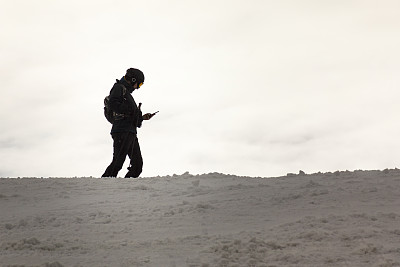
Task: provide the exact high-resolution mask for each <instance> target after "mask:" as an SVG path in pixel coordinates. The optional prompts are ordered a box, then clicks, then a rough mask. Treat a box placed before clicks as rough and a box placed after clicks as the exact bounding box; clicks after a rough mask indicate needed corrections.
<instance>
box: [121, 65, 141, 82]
mask: <svg viewBox="0 0 400 267" xmlns="http://www.w3.org/2000/svg"><path fill="white" fill-rule="evenodd" d="M125 79H126V80H127V81H129V82H132V84H134V83H137V84H138V85H139V84H142V83H144V74H143V72H142V71H141V70H139V69H134V68H130V69H127V70H126V74H125Z"/></svg>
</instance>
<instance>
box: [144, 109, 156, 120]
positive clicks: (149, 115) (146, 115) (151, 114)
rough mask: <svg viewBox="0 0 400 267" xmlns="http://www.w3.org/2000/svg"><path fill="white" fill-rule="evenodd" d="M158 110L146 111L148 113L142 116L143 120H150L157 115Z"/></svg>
mask: <svg viewBox="0 0 400 267" xmlns="http://www.w3.org/2000/svg"><path fill="white" fill-rule="evenodd" d="M157 112H158V111H157ZM157 112H155V113H146V114H144V115H143V116H142V118H143V120H145V121H147V120H150V119H151V118H153V116H154V115H156V113H157Z"/></svg>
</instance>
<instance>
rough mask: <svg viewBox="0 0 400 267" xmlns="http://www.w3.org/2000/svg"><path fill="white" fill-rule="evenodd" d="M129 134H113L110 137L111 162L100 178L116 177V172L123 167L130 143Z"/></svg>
mask: <svg viewBox="0 0 400 267" xmlns="http://www.w3.org/2000/svg"><path fill="white" fill-rule="evenodd" d="M129 134H130V133H115V134H113V135H112V138H113V140H114V154H113V160H112V162H111V164H110V165H109V166H108V167H107V169H106V171H105V172H104V174H103V175H102V176H101V177H117V174H118V172H119V171H120V170H121V169H122V166H123V165H124V161H125V158H126V155H127V154H128V149H129V147H130V143H132V140H130V139H131V138H129Z"/></svg>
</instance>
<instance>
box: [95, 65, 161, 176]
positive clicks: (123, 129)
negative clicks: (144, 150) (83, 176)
mask: <svg viewBox="0 0 400 267" xmlns="http://www.w3.org/2000/svg"><path fill="white" fill-rule="evenodd" d="M143 83H144V75H143V72H142V71H140V70H138V69H134V68H130V69H128V70H127V71H126V74H125V76H124V77H122V79H121V80H117V82H116V83H115V84H114V86H113V88H112V89H111V91H110V96H109V105H110V108H111V110H112V111H113V112H114V122H113V126H112V129H111V136H112V138H113V140H114V154H113V160H112V162H111V164H110V165H109V166H108V167H107V169H106V171H105V172H104V174H103V175H102V177H116V176H117V174H118V172H119V171H120V170H121V169H122V166H123V164H124V161H125V158H126V156H127V155H128V156H129V158H130V166H129V167H128V173H127V174H126V176H125V178H131V177H133V178H137V177H139V175H140V173H141V172H142V167H143V159H142V154H141V152H140V146H139V142H138V139H137V136H136V133H137V132H136V129H137V128H140V127H141V126H142V121H143V120H150V119H151V118H152V117H153V116H154V115H155V113H153V114H151V113H147V114H144V115H142V111H141V110H140V106H141V103H140V104H139V106H137V105H136V102H135V100H134V99H133V97H132V95H131V94H132V92H133V91H134V90H136V89H139V88H140V87H141V86H142V85H143Z"/></svg>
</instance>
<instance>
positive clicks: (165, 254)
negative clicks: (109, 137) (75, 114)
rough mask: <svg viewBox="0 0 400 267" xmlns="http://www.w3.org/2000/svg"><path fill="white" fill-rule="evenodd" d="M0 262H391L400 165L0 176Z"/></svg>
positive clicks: (396, 247)
mask: <svg viewBox="0 0 400 267" xmlns="http://www.w3.org/2000/svg"><path fill="white" fill-rule="evenodd" d="M0 215H1V216H0V262H1V266H52V267H59V266H202V267H205V266H400V242H399V241H400V171H399V170H397V169H395V170H384V171H355V172H347V171H346V172H336V173H324V174H322V173H318V174H310V175H306V174H299V175H294V174H289V175H288V176H285V177H279V178H268V179H266V178H250V177H237V176H232V175H223V174H218V173H210V174H205V175H197V176H193V175H190V174H189V173H185V174H183V175H174V176H167V177H152V178H140V179H120V178H117V179H96V178H48V179H40V178H36V179H35V178H21V179H0Z"/></svg>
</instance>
